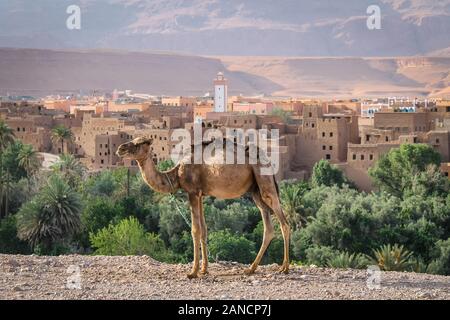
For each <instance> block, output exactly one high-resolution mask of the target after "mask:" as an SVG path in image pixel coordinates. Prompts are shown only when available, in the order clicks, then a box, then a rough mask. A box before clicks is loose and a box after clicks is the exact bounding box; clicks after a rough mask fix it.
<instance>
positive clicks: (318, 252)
mask: <svg viewBox="0 0 450 320" xmlns="http://www.w3.org/2000/svg"><path fill="white" fill-rule="evenodd" d="M305 253H306V262H307V264H313V265H316V266H319V267H325V266H327V264H328V261H330V260H331V259H333V258H334V257H335V256H336V253H337V252H336V250H334V249H333V248H332V247H328V246H312V247H310V248H308V249H306V251H305Z"/></svg>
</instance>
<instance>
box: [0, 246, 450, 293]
mask: <svg viewBox="0 0 450 320" xmlns="http://www.w3.org/2000/svg"><path fill="white" fill-rule="evenodd" d="M244 267H245V266H243V265H240V264H236V263H219V264H217V263H214V264H212V265H211V268H210V274H209V275H206V276H203V277H201V278H199V279H194V280H188V279H187V277H186V273H187V272H188V271H189V269H190V266H189V265H169V264H164V263H159V262H157V261H155V260H153V259H151V258H149V257H146V256H142V257H138V256H128V257H105V256H77V255H70V256H58V257H45V256H41V257H39V256H18V255H0V299H91V300H92V299H95V300H98V299H222V300H224V299H450V278H449V277H444V276H434V275H427V274H415V273H398V272H382V273H381V275H380V281H379V285H380V286H379V287H378V288H377V287H372V288H369V287H368V286H367V277H368V276H367V274H366V271H365V270H342V269H341V270H338V269H324V268H315V267H301V268H300V267H293V269H292V271H291V272H290V274H289V275H283V274H278V273H276V271H275V270H276V268H277V266H275V265H274V266H263V267H261V268H260V269H258V272H257V273H256V274H255V275H253V276H250V277H247V276H244V275H243V270H244Z"/></svg>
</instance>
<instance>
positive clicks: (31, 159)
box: [17, 144, 40, 180]
mask: <svg viewBox="0 0 450 320" xmlns="http://www.w3.org/2000/svg"><path fill="white" fill-rule="evenodd" d="M17 160H18V161H19V166H21V167H22V168H24V169H25V171H26V172H27V179H28V180H29V179H30V177H31V176H32V175H33V173H35V172H36V171H37V170H38V169H39V167H40V163H39V159H38V157H37V152H36V151H35V150H34V149H33V146H32V145H29V144H25V145H23V147H22V149H21V150H20V152H19V157H18V158H17Z"/></svg>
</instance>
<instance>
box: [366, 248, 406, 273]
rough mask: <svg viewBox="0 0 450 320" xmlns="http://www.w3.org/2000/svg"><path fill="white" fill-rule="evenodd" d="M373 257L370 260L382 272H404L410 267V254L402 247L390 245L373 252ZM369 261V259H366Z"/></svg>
mask: <svg viewBox="0 0 450 320" xmlns="http://www.w3.org/2000/svg"><path fill="white" fill-rule="evenodd" d="M373 255H374V257H373V258H372V259H371V260H372V262H373V263H374V264H377V265H378V266H379V267H380V269H381V270H384V271H405V270H407V269H408V268H409V267H410V266H411V256H412V252H409V251H408V250H406V249H405V248H404V247H403V246H402V245H398V244H394V245H393V246H391V245H390V244H388V245H384V246H381V247H380V248H379V249H377V250H373ZM368 258H369V259H370V257H368Z"/></svg>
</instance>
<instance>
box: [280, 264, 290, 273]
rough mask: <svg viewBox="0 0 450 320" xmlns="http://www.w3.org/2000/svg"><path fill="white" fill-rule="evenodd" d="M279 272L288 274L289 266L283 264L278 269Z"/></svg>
mask: <svg viewBox="0 0 450 320" xmlns="http://www.w3.org/2000/svg"><path fill="white" fill-rule="evenodd" d="M278 272H279V273H284V274H288V273H289V266H283V267H281V268H280V269H278Z"/></svg>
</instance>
